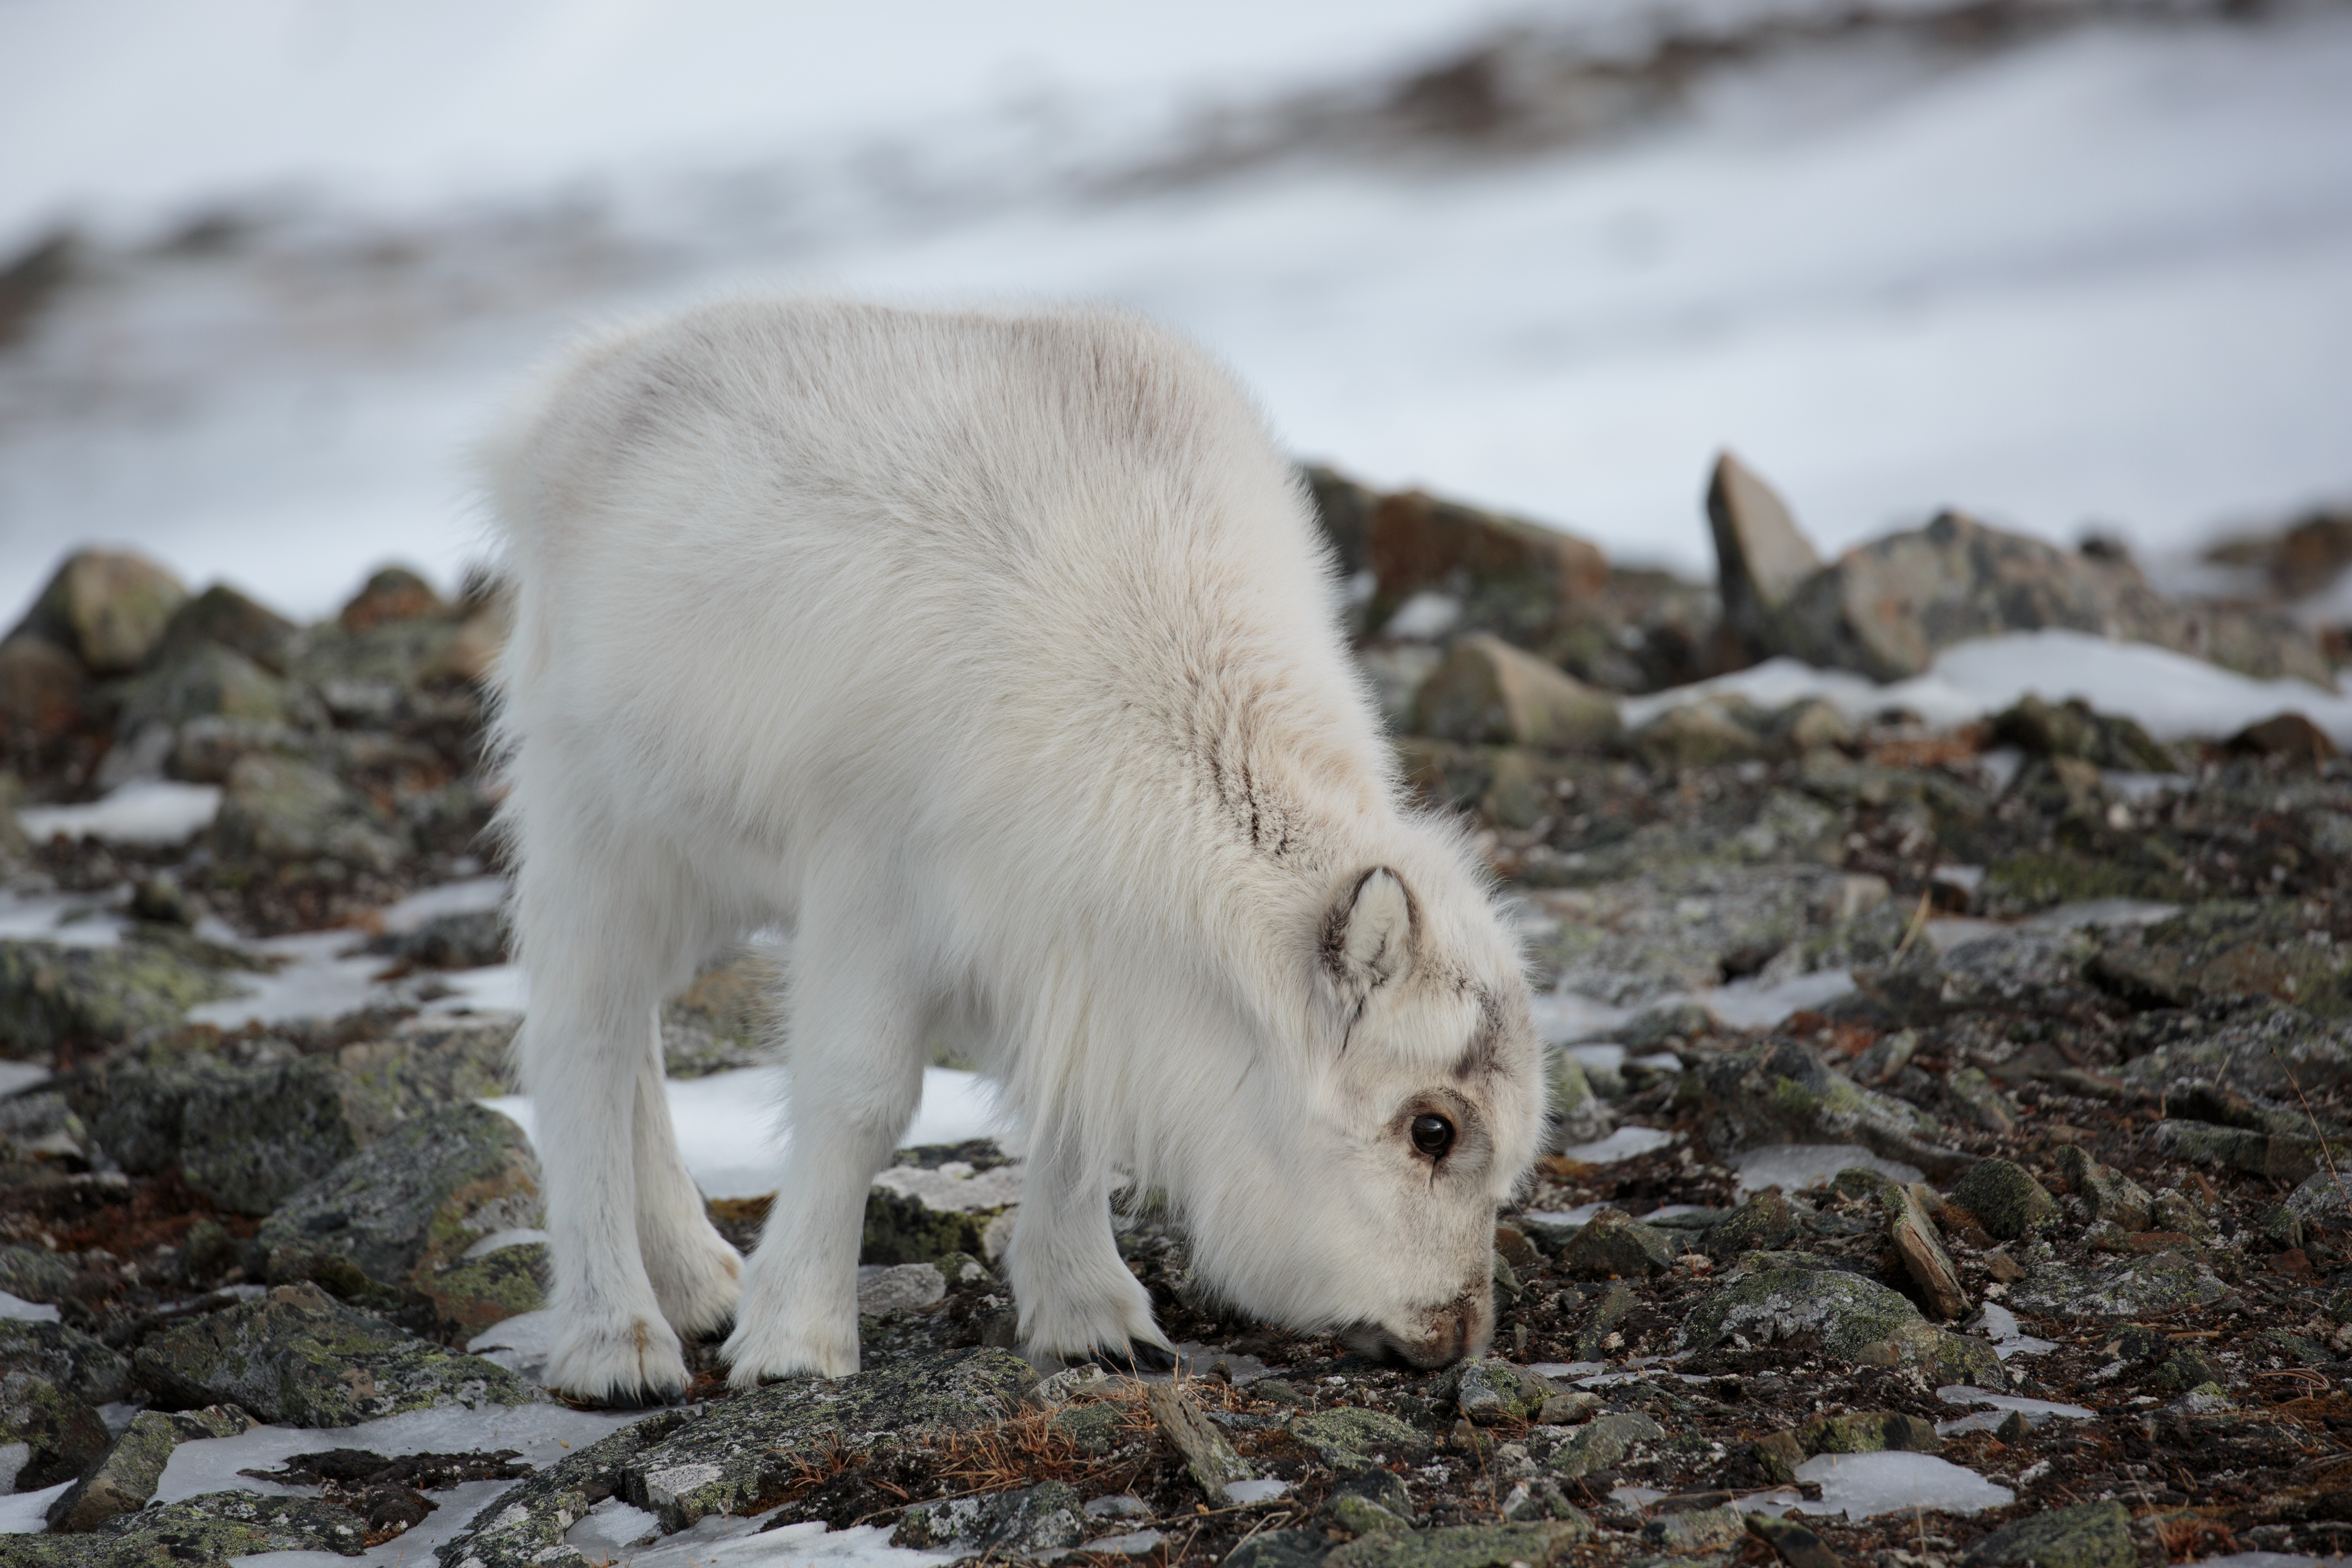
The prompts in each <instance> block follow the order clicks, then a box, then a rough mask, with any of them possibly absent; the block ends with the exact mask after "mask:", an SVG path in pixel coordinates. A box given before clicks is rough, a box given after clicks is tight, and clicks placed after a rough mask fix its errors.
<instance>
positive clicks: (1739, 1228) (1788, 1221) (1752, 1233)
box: [1705, 1187, 1802, 1263]
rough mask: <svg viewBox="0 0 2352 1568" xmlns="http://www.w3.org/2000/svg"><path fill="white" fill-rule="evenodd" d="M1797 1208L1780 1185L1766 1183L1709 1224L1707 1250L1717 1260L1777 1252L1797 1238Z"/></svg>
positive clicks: (1727, 1260)
mask: <svg viewBox="0 0 2352 1568" xmlns="http://www.w3.org/2000/svg"><path fill="white" fill-rule="evenodd" d="M1801 1228H1802V1227H1801V1225H1800V1224H1799V1222H1798V1219H1797V1211H1796V1210H1795V1209H1793V1208H1791V1207H1790V1205H1789V1200H1788V1199H1787V1198H1786V1197H1784V1196H1782V1195H1781V1193H1780V1188H1778V1187H1767V1188H1765V1189H1764V1190H1763V1191H1762V1192H1760V1193H1758V1194H1755V1195H1754V1196H1752V1197H1750V1198H1749V1199H1748V1201H1747V1202H1746V1203H1744V1204H1742V1205H1739V1206H1738V1208H1736V1209H1734V1210H1732V1211H1731V1213H1730V1214H1729V1215H1726V1216H1725V1217H1724V1218H1723V1220H1722V1221H1721V1222H1720V1223H1719V1224H1717V1225H1714V1226H1709V1227H1708V1229H1707V1232H1706V1244H1705V1245H1706V1255H1707V1256H1708V1257H1709V1258H1714V1259H1715V1260H1716V1261H1717V1263H1728V1262H1730V1261H1731V1260H1732V1259H1733V1258H1738V1257H1739V1256H1740V1255H1741V1254H1742V1253H1748V1252H1777V1251H1779V1250H1780V1248H1781V1247H1786V1246H1788V1245H1789V1244H1790V1242H1791V1241H1793V1240H1795V1239H1796V1237H1797V1235H1798V1232H1799V1231H1800V1230H1801Z"/></svg>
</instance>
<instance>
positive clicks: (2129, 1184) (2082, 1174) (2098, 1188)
mask: <svg viewBox="0 0 2352 1568" xmlns="http://www.w3.org/2000/svg"><path fill="white" fill-rule="evenodd" d="M2058 1173H2059V1174H2060V1175H2062V1176H2063V1177H2064V1178H2065V1179H2066V1190H2067V1191H2068V1192H2070V1193H2072V1194H2074V1196H2075V1197H2077V1198H2079V1199H2081V1200H2082V1202H2083V1205H2084V1207H2086V1208H2088V1209H2089V1210H2090V1211H2091V1213H2092V1215H2094V1216H2095V1217H2096V1218H2098V1219H2102V1220H2107V1221H2110V1222H2112V1223H2114V1224H2116V1225H2117V1226H2121V1227H2123V1228H2124V1229H2125V1230H2126V1231H2138V1230H2147V1229H2150V1228H2152V1227H2151V1226H2149V1224H2148V1204H2149V1198H2148V1194H2147V1188H2145V1187H2143V1186H2141V1185H2140V1184H2138V1183H2137V1182H2135V1181H2133V1180H2132V1179H2131V1178H2130V1177H2129V1176H2126V1175H2125V1174H2124V1173H2122V1172H2120V1171H2118V1170H2116V1169H2115V1167H2113V1166H2112V1165H2102V1164H2100V1163H2098V1162H2097V1161H2095V1160H2094V1159H2092V1158H2091V1156H2090V1154H2089V1153H2088V1152H2086V1151H2085V1150H2084V1149H2083V1148H2082V1147H2081V1146H2080V1145H2079V1144H2074V1143H2070V1144H2068V1145H2066V1146H2065V1147H2064V1148H2063V1149H2061V1150H2059V1151H2058Z"/></svg>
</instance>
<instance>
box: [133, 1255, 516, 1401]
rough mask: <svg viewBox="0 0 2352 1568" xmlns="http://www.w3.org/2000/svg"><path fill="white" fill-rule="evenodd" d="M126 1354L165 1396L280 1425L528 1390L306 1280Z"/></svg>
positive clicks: (512, 1397)
mask: <svg viewBox="0 0 2352 1568" xmlns="http://www.w3.org/2000/svg"><path fill="white" fill-rule="evenodd" d="M132 1359H133V1362H134V1363H135V1364H136V1365H137V1367H138V1369H139V1375H140V1376H141V1378H142V1380H144V1381H145V1382H146V1383H147V1384H149V1385H150V1386H152V1387H153V1388H155V1389H156V1390H158V1391H159V1393H160V1394H162V1395H163V1400H164V1402H166V1403H175V1404H178V1405H184V1406H185V1405H220V1404H230V1405H239V1406H242V1407H243V1408H245V1409H247V1410H249V1411H251V1412H253V1414H255V1415H258V1416H260V1417H261V1418H262V1419H263V1420H265V1421H271V1422H276V1423H278V1424H279V1425H281V1426H357V1425H358V1424H359V1423H361V1422H362V1421H372V1420H374V1419H376V1418H377V1417H378V1416H383V1415H399V1414H401V1413H402V1412H404V1411H409V1410H426V1409H433V1408H436V1407H439V1406H444V1405H461V1406H464V1407H465V1408H467V1409H482V1408H485V1407H487V1406H490V1405H524V1404H529V1403H530V1401H531V1399H532V1398H533V1395H532V1394H531V1393H530V1390H529V1389H528V1388H527V1387H525V1386H524V1384H522V1383H521V1382H520V1380H519V1379H517V1378H516V1376H515V1375H514V1373H510V1372H509V1371H508V1370H507V1369H506V1368H504V1367H502V1366H499V1365H498V1364H496V1363H492V1362H487V1361H484V1360H482V1359H481V1358H480V1357H478V1356H469V1355H460V1354H457V1353H455V1352H449V1351H446V1350H444V1349H442V1348H441V1347H440V1346H438V1345H436V1344H433V1343H431V1342H427V1341H425V1340H420V1339H418V1338H416V1337H415V1335H413V1334H410V1333H408V1332H407V1331H404V1330H403V1329H400V1328H397V1327H394V1325H393V1324H391V1323H388V1322H386V1321H383V1319H381V1318H377V1317H374V1316H372V1315H370V1314H368V1313H365V1312H361V1311H357V1310H353V1309H352V1308H350V1307H347V1306H344V1305H343V1304H342V1303H341V1302H340V1301H337V1300H333V1299H332V1298H331V1297H330V1296H328V1295H327V1294H326V1293H325V1292H323V1291H321V1290H320V1289H319V1288H318V1287H317V1286H316V1285H313V1284H310V1283H308V1282H304V1283H300V1284H294V1285H281V1286H278V1288H277V1289H273V1290H271V1291H270V1292H269V1294H268V1295H267V1296H265V1297H263V1298H261V1299H260V1300H253V1301H246V1302H241V1303H239V1304H238V1305H236V1306H235V1307H231V1308H228V1309H226V1310H223V1311H219V1312H215V1313H212V1314H211V1315H209V1316H207V1317H204V1318H200V1319H198V1320H197V1321H194V1322H192V1323H189V1324H188V1325H186V1326H185V1327H184V1328H180V1329H175V1330H173V1331H172V1332H170V1333H168V1334H163V1335H160V1336H158V1337H157V1338H155V1339H152V1340H150V1341H148V1342H147V1343H146V1344H144V1345H142V1347H140V1350H139V1353H138V1354H137V1355H136V1356H135V1357H133V1358H132Z"/></svg>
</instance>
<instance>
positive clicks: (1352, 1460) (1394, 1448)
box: [1289, 1405, 1429, 1468]
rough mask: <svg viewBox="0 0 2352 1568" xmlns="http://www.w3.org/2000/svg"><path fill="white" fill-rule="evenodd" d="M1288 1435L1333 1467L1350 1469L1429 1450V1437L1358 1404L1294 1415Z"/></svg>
mask: <svg viewBox="0 0 2352 1568" xmlns="http://www.w3.org/2000/svg"><path fill="white" fill-rule="evenodd" d="M1289 1432H1290V1435H1291V1436H1293V1437H1295V1438H1297V1440H1298V1441H1299V1442H1300V1443H1301V1444H1303V1445H1305V1446H1306V1447H1309V1448H1312V1449H1313V1450H1315V1452H1316V1454H1317V1455H1318V1457H1319V1458H1321V1459H1322V1460H1323V1462H1324V1463H1325V1464H1327V1465H1329V1466H1331V1467H1333V1468H1341V1467H1346V1468H1358V1467H1360V1466H1362V1465H1365V1464H1367V1463H1370V1462H1372V1461H1373V1460H1374V1459H1375V1458H1380V1457H1382V1456H1385V1457H1386V1458H1397V1457H1398V1456H1399V1455H1401V1454H1412V1453H1419V1452H1421V1451H1422V1450H1423V1449H1426V1448H1427V1447H1429V1435H1428V1434H1427V1433H1425V1432H1423V1431H1422V1430H1421V1429H1420V1428H1418V1427H1415V1426H1407V1425H1406V1424H1405V1423H1403V1422H1402V1421H1400V1420H1398V1419H1397V1418H1396V1417H1395V1416H1393V1415H1385V1414H1383V1413H1382V1412H1381V1411H1378V1410H1366V1409H1363V1408H1362V1407H1360V1406H1358V1405H1345V1406H1342V1407H1340V1408H1339V1409H1337V1410H1324V1411H1318V1412H1317V1413H1316V1414H1314V1415H1294V1416H1292V1417H1291V1418H1290V1425H1289Z"/></svg>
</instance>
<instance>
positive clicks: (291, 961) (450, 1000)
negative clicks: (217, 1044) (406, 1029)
mask: <svg viewBox="0 0 2352 1568" xmlns="http://www.w3.org/2000/svg"><path fill="white" fill-rule="evenodd" d="M452 885H453V886H460V887H462V886H465V885H466V884H452ZM440 890H441V889H430V890H429V892H428V893H426V894H420V895H418V896H419V897H420V898H424V897H429V896H430V893H432V892H438V891H440ZM394 908H398V906H397V905H395V906H394ZM418 923H422V922H421V921H420V922H418ZM243 945H244V946H245V947H246V950H247V952H255V953H258V954H260V955H262V956H264V957H267V958H270V959H273V960H275V961H277V963H278V967H277V969H276V970H274V971H272V972H271V973H268V974H248V975H240V976H238V977H237V978H238V984H241V985H243V986H244V988H245V989H244V991H243V993H242V994H238V995H236V996H232V997H230V998H229V999H228V1000H226V1001H225V1002H206V1003H204V1004H203V1005H199V1006H196V1007H192V1008H190V1009H189V1010H188V1018H189V1021H190V1022H192V1023H197V1024H210V1025H213V1026H215V1027H216V1028H222V1029H236V1028H242V1027H243V1026H246V1025H247V1024H277V1023H283V1022H286V1021H287V1020H289V1019H293V1018H339V1017H341V1016H344V1015H346V1014H350V1013H357V1012H360V1011H362V1010H363V1009H366V1008H369V1007H384V1008H392V1009H400V1010H406V1009H410V1008H414V1009H415V1010H416V1011H418V1012H421V1013H423V1014H425V1015H426V1016H436V1017H437V1016H450V1015H455V1014H462V1013H520V1012H521V1011H523V1009H524V1006H525V1005H526V1004H527V1003H528V1002H529V1000H530V989H529V987H528V985H527V984H525V982H524V979H523V972H522V969H521V968H520V966H519V965H517V964H512V963H496V964H488V965H486V966H484V967H482V968H479V969H444V970H425V971H418V972H416V973H411V974H406V975H404V976H402V977H401V978H399V979H397V980H389V981H387V980H382V979H379V978H378V976H380V975H382V974H383V973H386V972H387V971H389V970H390V969H391V968H392V967H393V961H392V960H391V959H389V958H387V957H385V956H384V955H383V953H380V952H368V951H367V950H366V947H365V945H364V941H363V939H362V938H361V937H360V936H359V935H358V933H356V932H353V931H299V932H296V933H295V934H293V935H291V936H278V937H268V938H265V939H264V940H262V941H260V942H248V943H245V944H243Z"/></svg>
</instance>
